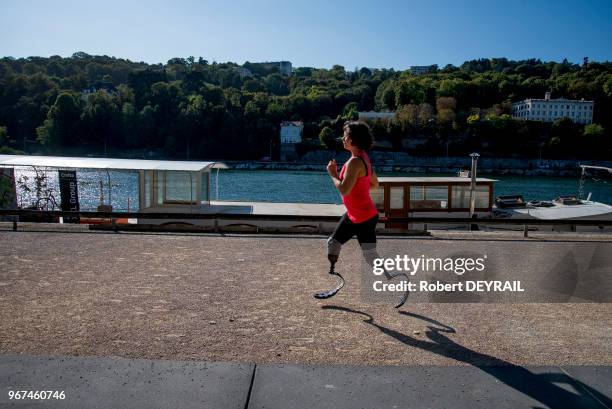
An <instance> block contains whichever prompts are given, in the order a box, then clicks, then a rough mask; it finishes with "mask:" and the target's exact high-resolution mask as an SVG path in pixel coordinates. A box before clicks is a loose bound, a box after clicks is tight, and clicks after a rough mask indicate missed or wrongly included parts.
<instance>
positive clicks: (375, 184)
mask: <svg viewBox="0 0 612 409" xmlns="http://www.w3.org/2000/svg"><path fill="white" fill-rule="evenodd" d="M376 188H378V176H376V172H375V171H374V168H372V176H371V178H370V189H376Z"/></svg>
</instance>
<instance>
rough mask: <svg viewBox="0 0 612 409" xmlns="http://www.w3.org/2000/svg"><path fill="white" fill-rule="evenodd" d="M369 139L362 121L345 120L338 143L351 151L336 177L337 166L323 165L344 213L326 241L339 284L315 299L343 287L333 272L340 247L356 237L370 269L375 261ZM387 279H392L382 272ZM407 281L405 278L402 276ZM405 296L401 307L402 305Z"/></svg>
mask: <svg viewBox="0 0 612 409" xmlns="http://www.w3.org/2000/svg"><path fill="white" fill-rule="evenodd" d="M372 143H373V137H372V133H371V132H370V128H369V127H368V125H367V124H366V123H364V122H360V121H349V122H347V123H345V124H344V135H343V137H342V144H343V146H344V149H346V150H348V151H349V152H351V157H350V159H349V160H348V161H347V162H346V163H345V164H344V166H342V169H341V170H340V174H338V165H337V164H336V160H335V159H333V160H331V161H330V162H329V163H328V164H327V173H328V174H329V176H330V177H331V179H332V182H333V184H334V186H335V187H336V189H338V191H339V192H340V194H341V195H342V202H343V203H344V206H346V213H345V214H344V215H343V216H342V218H341V219H340V222H338V225H337V226H336V229H335V230H334V232H333V234H332V235H331V236H330V237H329V239H328V240H327V258H328V260H329V262H330V270H329V273H330V274H334V275H337V276H338V277H339V278H340V283H339V284H338V285H337V286H336V287H335V288H333V289H331V290H328V291H324V292H321V293H317V294H315V295H314V296H315V298H329V297H332V296H334V295H335V294H336V293H337V292H338V291H339V290H340V289H341V288H342V287H343V286H344V279H343V278H342V276H341V275H340V274H338V273H337V272H336V271H335V270H334V266H335V264H336V262H337V261H338V256H339V255H340V249H341V248H342V245H343V244H344V243H346V242H347V241H349V240H350V239H351V238H352V237H353V236H355V235H357V240H358V241H359V245H360V246H361V250H362V252H363V256H364V258H365V260H366V262H367V263H368V264H369V265H370V266H371V265H373V264H374V260H375V259H377V258H378V257H379V256H378V253H377V251H376V225H377V223H378V210H377V209H376V206H375V205H374V202H373V201H372V198H371V197H370V189H371V188H376V187H378V178H377V177H376V173H375V172H374V170H373V169H372V165H371V163H370V158H369V157H368V154H367V153H366V151H367V150H368V149H370V148H371V147H372ZM385 276H386V278H387V279H391V278H393V277H395V276H392V275H390V274H389V273H387V272H386V271H385ZM406 278H407V277H406ZM406 297H407V293H406V294H405V296H404V298H403V300H402V302H401V303H400V304H399V305H397V307H399V306H401V305H402V304H403V303H404V302H405V298H406Z"/></svg>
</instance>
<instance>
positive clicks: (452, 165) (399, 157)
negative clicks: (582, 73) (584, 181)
mask: <svg viewBox="0 0 612 409" xmlns="http://www.w3.org/2000/svg"><path fill="white" fill-rule="evenodd" d="M348 157H349V154H348V152H335V151H328V150H320V151H316V152H308V153H307V154H305V155H304V156H302V157H301V158H300V159H299V160H297V161H293V162H271V161H270V162H258V161H224V162H225V163H227V165H228V166H229V167H230V168H231V169H247V170H258V169H262V170H319V171H320V170H325V165H326V164H327V162H328V161H329V160H331V159H334V158H335V159H336V160H337V161H338V163H340V164H341V163H343V162H345V161H346V160H347V159H348ZM370 158H371V159H372V164H373V165H374V168H375V169H376V171H377V172H379V173H383V172H384V173H389V172H398V173H434V174H436V173H440V174H449V173H450V174H454V173H456V172H457V171H459V170H469V169H470V167H471V158H470V157H469V156H465V157H464V156H461V157H452V156H451V157H422V156H421V157H416V156H410V155H408V154H406V153H404V152H376V151H374V152H371V153H370ZM581 164H582V165H597V166H606V167H612V161H583V160H555V159H544V160H538V159H515V158H489V157H480V158H479V160H478V173H479V174H488V175H517V176H563V177H576V176H578V175H579V174H580V167H579V165H581Z"/></svg>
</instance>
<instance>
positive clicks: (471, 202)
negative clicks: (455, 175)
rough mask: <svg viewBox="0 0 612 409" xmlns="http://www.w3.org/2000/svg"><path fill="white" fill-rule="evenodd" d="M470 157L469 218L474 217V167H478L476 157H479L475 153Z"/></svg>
mask: <svg viewBox="0 0 612 409" xmlns="http://www.w3.org/2000/svg"><path fill="white" fill-rule="evenodd" d="M470 157H471V158H472V170H471V171H470V176H471V181H470V219H471V218H472V217H474V207H475V204H476V168H477V167H478V165H477V163H478V158H479V157H480V155H479V154H477V153H475V152H474V153H471V154H470Z"/></svg>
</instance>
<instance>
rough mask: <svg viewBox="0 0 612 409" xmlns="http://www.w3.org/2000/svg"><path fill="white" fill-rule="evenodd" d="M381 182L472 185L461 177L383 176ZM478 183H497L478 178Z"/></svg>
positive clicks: (468, 179) (467, 179)
mask: <svg viewBox="0 0 612 409" xmlns="http://www.w3.org/2000/svg"><path fill="white" fill-rule="evenodd" d="M378 181H379V182H382V183H390V182H397V183H409V182H411V183H470V182H471V179H470V178H464V177H459V176H415V177H402V176H399V177H394V176H386V177H385V176H382V177H379V178H378ZM476 182H478V183H480V182H497V180H496V179H488V178H478V177H477V178H476Z"/></svg>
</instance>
